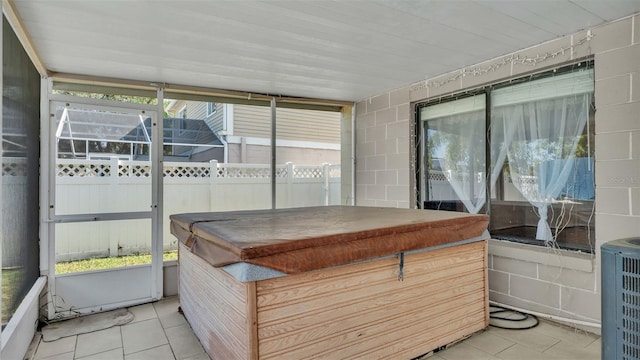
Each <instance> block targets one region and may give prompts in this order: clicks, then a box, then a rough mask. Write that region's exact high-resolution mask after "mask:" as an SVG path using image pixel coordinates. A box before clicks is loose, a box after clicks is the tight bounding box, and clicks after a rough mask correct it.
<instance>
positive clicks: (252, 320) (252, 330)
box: [246, 281, 259, 360]
mask: <svg viewBox="0 0 640 360" xmlns="http://www.w3.org/2000/svg"><path fill="white" fill-rule="evenodd" d="M246 288H247V301H246V314H247V318H246V324H247V350H248V352H247V359H251V360H257V359H258V355H259V353H258V313H257V311H258V307H257V306H256V298H257V296H256V283H255V281H253V282H249V283H246Z"/></svg>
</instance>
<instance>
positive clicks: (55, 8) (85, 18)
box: [10, 0, 640, 101]
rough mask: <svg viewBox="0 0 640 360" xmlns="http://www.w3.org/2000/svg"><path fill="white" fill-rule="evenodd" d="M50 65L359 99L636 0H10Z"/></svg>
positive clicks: (565, 30)
mask: <svg viewBox="0 0 640 360" xmlns="http://www.w3.org/2000/svg"><path fill="white" fill-rule="evenodd" d="M10 2H11V3H12V4H13V5H14V7H15V9H16V12H17V15H18V17H19V18H20V19H21V20H22V23H23V25H24V30H25V32H26V33H27V34H28V36H29V37H30V39H31V44H32V46H33V48H34V49H35V50H36V51H37V53H38V55H39V57H40V60H41V62H42V63H43V64H44V66H45V67H46V68H47V69H48V70H49V71H51V72H62V73H72V74H81V75H90V76H101V77H112V78H123V79H130V80H140V81H147V82H156V83H168V84H177V85H190V86H200V87H209V88H217V89H228V90H238V91H247V92H255V93H265V94H274V95H284V96H297V97H308V98H321V99H332V100H347V101H353V100H360V99H363V98H366V97H369V96H373V95H377V94H380V93H383V92H385V91H388V90H390V89H395V88H398V87H401V86H404V85H407V84H410V83H414V82H417V81H419V80H421V79H425V78H429V77H433V76H436V75H439V74H443V73H446V72H449V71H453V70H455V69H458V68H460V67H463V66H469V65H472V64H475V63H478V62H480V61H484V60H487V59H491V58H495V57H497V56H500V55H504V54H507V53H510V52H514V51H517V50H520V49H523V48H526V47H529V46H532V45H535V44H539V43H541V42H544V41H548V40H552V39H554V38H557V37H560V36H563V35H567V34H571V33H573V32H576V31H578V30H581V29H584V28H589V27H593V26H596V25H600V24H602V23H604V22H607V21H611V20H615V19H618V18H621V17H623V16H627V15H631V14H634V13H636V12H640V0H633V1H632V0H609V1H606V0H600V1H596V0H586V1H583V0H573V1H571V0H549V1H540V0H517V1H515V0H514V1H503V0H460V1H445V0H362V1H356V0H340V1H329V0H305V1H302V0H283V1H280V0H244V1H219V0H215V1H214V0H212V1H191V0H183V1H178V0H131V1H120V0H93V1H78V0H10Z"/></svg>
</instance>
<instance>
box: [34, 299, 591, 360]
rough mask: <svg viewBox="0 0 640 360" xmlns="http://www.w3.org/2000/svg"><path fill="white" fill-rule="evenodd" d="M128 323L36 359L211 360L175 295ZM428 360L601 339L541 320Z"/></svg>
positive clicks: (469, 358) (583, 350)
mask: <svg viewBox="0 0 640 360" xmlns="http://www.w3.org/2000/svg"><path fill="white" fill-rule="evenodd" d="M129 310H130V311H131V312H132V313H133V314H134V316H135V319H134V320H133V321H132V322H131V323H129V324H126V325H123V326H115V327H112V328H110V329H106V330H101V331H96V332H93V333H89V334H82V335H77V336H72V337H67V338H63V339H60V340H56V341H52V342H43V341H39V340H38V341H35V342H34V344H35V345H37V348H36V351H35V356H34V357H33V359H35V360H73V359H78V360H80V359H82V360H98V359H100V360H101V359H104V360H118V359H122V360H134V359H135V360H142V359H151V360H164V359H170V360H175V359H179V360H181V359H184V360H209V357H208V356H207V355H206V353H205V352H204V350H203V349H202V346H201V345H200V343H199V342H198V340H197V338H196V337H195V335H194V334H193V332H192V330H191V328H190V327H189V324H188V323H187V322H186V320H185V319H184V317H183V316H182V315H181V314H180V313H178V298H177V297H171V298H167V299H164V300H162V301H159V302H156V303H153V304H146V305H140V306H135V307H132V308H129ZM429 359H430V360H474V359H478V360H491V359H504V360H508V359H517V360H535V359H540V360H542V359H544V360H547V359H549V360H553V359H558V360H572V359H576V360H591V359H594V360H595V359H600V337H599V336H596V335H593V334H588V333H584V332H582V331H579V330H574V329H571V328H568V327H564V326H560V325H556V324H553V323H549V322H544V321H542V322H541V323H540V324H539V325H538V326H537V327H535V328H533V329H530V330H503V329H498V328H493V327H489V328H488V329H487V330H486V331H484V332H481V333H477V334H475V335H473V336H472V337H470V338H468V339H466V340H464V341H462V342H459V343H457V344H455V345H452V346H450V347H449V348H447V349H446V350H443V351H439V352H437V353H435V354H433V355H432V356H431V357H429Z"/></svg>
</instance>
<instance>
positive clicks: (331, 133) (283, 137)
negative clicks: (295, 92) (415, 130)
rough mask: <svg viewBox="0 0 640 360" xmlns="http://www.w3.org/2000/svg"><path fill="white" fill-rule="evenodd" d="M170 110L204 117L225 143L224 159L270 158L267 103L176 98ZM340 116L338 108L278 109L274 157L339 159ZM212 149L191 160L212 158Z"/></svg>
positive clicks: (253, 160)
mask: <svg viewBox="0 0 640 360" xmlns="http://www.w3.org/2000/svg"><path fill="white" fill-rule="evenodd" d="M166 111H167V112H168V113H169V114H173V116H175V117H184V118H186V119H193V120H195V119H198V120H204V123H205V124H206V125H207V126H208V127H209V128H210V129H211V130H212V131H213V132H214V133H215V134H217V135H218V137H219V138H220V139H221V140H222V143H223V144H224V145H225V162H229V163H251V164H268V163H269V162H270V159H271V151H270V141H271V138H270V136H271V135H270V134H271V109H270V108H269V107H264V106H251V105H235V104H220V103H211V102H198V101H186V100H173V101H171V102H170V103H169V104H168V106H167V108H166ZM340 118H341V116H340V113H334V112H327V111H315V110H301V109H288V108H278V109H277V114H276V119H277V130H276V134H277V146H278V148H277V155H276V157H277V160H276V161H277V162H278V163H285V162H293V163H296V164H309V165H310V164H319V163H332V164H337V163H340ZM193 126H195V124H194V125H193ZM211 151H213V150H203V151H201V152H198V153H197V155H196V154H194V156H193V157H192V159H193V160H194V161H206V160H209V159H210V158H211V157H210V156H211V155H210V152H211Z"/></svg>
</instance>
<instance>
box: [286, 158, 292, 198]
mask: <svg viewBox="0 0 640 360" xmlns="http://www.w3.org/2000/svg"><path fill="white" fill-rule="evenodd" d="M286 166H287V207H292V206H293V163H292V162H288V163H286Z"/></svg>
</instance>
